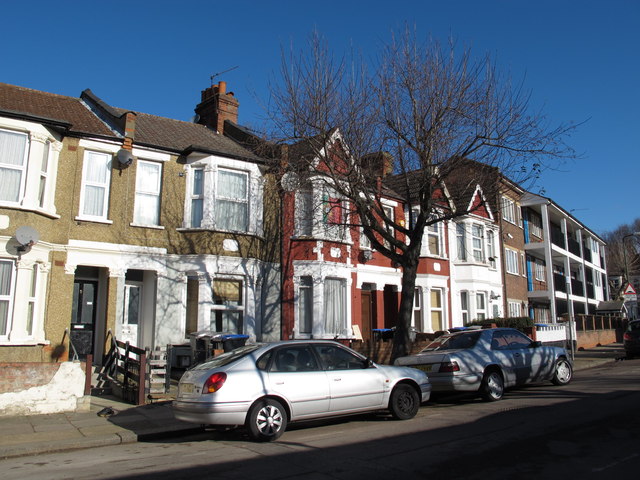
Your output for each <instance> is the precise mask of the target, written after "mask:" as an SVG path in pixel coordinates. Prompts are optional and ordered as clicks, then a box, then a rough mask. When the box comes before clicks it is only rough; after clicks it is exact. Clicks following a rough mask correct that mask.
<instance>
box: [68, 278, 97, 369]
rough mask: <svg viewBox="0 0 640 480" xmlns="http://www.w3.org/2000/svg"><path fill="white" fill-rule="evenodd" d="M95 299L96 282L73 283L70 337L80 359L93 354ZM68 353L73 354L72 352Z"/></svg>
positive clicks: (82, 281) (81, 281) (77, 281)
mask: <svg viewBox="0 0 640 480" xmlns="http://www.w3.org/2000/svg"><path fill="white" fill-rule="evenodd" d="M97 297H98V282H96V281H91V280H76V281H74V282H73V307H72V311H71V334H70V336H71V341H72V342H73V346H74V347H75V349H76V352H77V353H78V356H79V357H80V358H82V359H84V358H86V357H87V355H88V354H90V353H91V354H92V353H93V339H94V332H95V327H96V307H97V304H96V300H97ZM69 353H70V354H73V352H69Z"/></svg>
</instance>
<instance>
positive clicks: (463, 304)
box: [460, 290, 469, 325]
mask: <svg viewBox="0 0 640 480" xmlns="http://www.w3.org/2000/svg"><path fill="white" fill-rule="evenodd" d="M460 313H461V314H462V325H467V324H468V323H469V291H468V290H461V291H460Z"/></svg>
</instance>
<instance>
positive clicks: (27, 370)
mask: <svg viewBox="0 0 640 480" xmlns="http://www.w3.org/2000/svg"><path fill="white" fill-rule="evenodd" d="M59 369H60V364H59V363H39V362H26V363H18V362H15V363H0V393H6V392H17V391H20V390H27V389H29V388H31V387H38V386H40V385H46V384H47V383H49V382H50V381H51V379H52V378H53V376H54V375H55V374H56V373H57V371H58V370H59Z"/></svg>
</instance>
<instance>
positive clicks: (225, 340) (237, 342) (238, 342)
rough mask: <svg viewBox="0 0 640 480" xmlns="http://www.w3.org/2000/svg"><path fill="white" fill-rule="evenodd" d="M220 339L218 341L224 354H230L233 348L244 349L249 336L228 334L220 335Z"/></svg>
mask: <svg viewBox="0 0 640 480" xmlns="http://www.w3.org/2000/svg"><path fill="white" fill-rule="evenodd" d="M220 337H221V338H220V340H221V341H222V349H223V350H224V351H225V352H230V351H231V350H233V349H235V348H238V347H244V345H245V343H246V342H247V339H248V338H249V335H235V334H228V335H220Z"/></svg>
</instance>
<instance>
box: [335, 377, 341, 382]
mask: <svg viewBox="0 0 640 480" xmlns="http://www.w3.org/2000/svg"><path fill="white" fill-rule="evenodd" d="M333 381H334V382H341V381H342V379H341V378H339V377H336V378H334V379H333Z"/></svg>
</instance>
